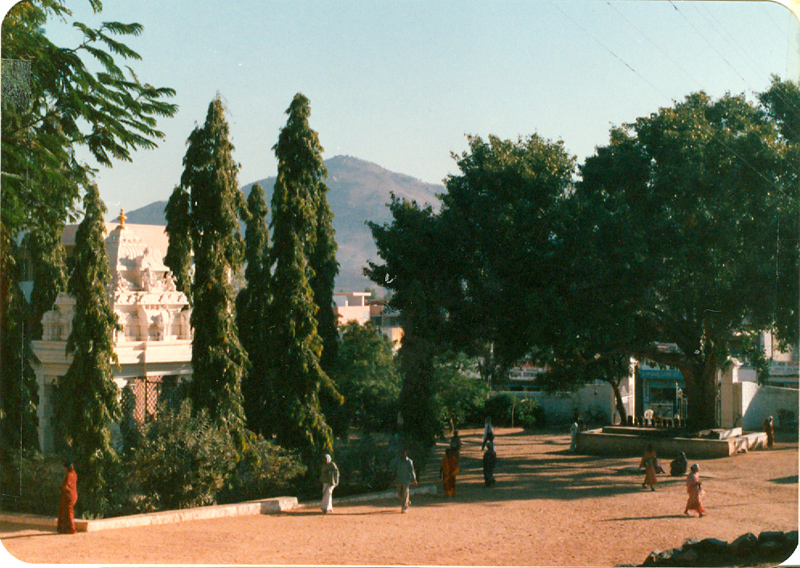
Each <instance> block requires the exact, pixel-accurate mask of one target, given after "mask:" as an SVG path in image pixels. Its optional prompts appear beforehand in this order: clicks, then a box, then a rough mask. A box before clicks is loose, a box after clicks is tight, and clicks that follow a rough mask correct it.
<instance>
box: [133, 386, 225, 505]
mask: <svg viewBox="0 0 800 568" xmlns="http://www.w3.org/2000/svg"><path fill="white" fill-rule="evenodd" d="M236 464H237V452H236V447H235V445H234V442H233V439H232V438H231V435H230V433H228V432H227V431H224V430H221V429H219V428H217V427H215V426H214V425H213V424H212V423H211V421H210V419H209V417H208V413H207V412H206V411H205V410H204V411H202V412H200V413H199V414H197V415H192V409H191V402H190V401H188V400H185V401H183V402H182V403H181V406H180V409H179V410H178V411H177V412H169V410H168V409H167V408H166V407H163V408H162V410H160V411H159V413H158V420H156V421H154V422H152V423H150V424H148V425H147V428H146V430H145V432H144V436H143V438H142V439H141V441H140V442H139V444H138V446H137V447H136V449H135V450H134V451H133V453H132V455H131V456H130V458H129V460H128V463H127V464H126V469H127V470H128V474H129V476H128V485H129V490H130V494H131V495H138V497H136V498H135V500H136V501H137V508H139V509H140V510H141V511H148V510H150V511H152V510H164V509H183V508H187V507H198V506H202V505H210V504H212V503H214V501H215V498H216V495H217V492H218V491H220V489H222V487H223V486H224V483H225V480H226V478H227V477H228V476H229V475H230V474H231V473H233V471H234V469H235V467H236Z"/></svg>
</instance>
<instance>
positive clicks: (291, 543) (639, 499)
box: [0, 428, 798, 566]
mask: <svg viewBox="0 0 800 568" xmlns="http://www.w3.org/2000/svg"><path fill="white" fill-rule="evenodd" d="M495 433H496V435H497V436H498V439H497V450H498V457H499V459H500V462H499V464H498V472H497V486H495V487H494V488H492V489H486V488H484V487H483V479H482V475H481V471H480V455H481V452H480V434H479V432H478V431H466V432H462V438H463V439H464V448H463V449H462V456H461V469H462V474H460V475H459V478H458V494H457V495H456V496H455V497H453V498H451V499H445V498H444V497H441V496H433V495H430V496H427V495H420V496H417V497H415V498H413V499H412V504H411V509H410V510H409V514H407V515H401V514H400V512H399V507H398V505H397V504H396V503H395V502H394V501H389V500H382V501H381V500H376V501H371V502H369V501H368V502H359V503H353V504H350V505H348V504H338V505H337V504H336V501H335V494H334V506H335V510H334V513H333V514H332V515H322V514H320V513H318V512H317V511H316V509H300V510H297V511H293V512H290V513H285V514H281V515H257V516H250V517H236V518H228V519H213V520H204V521H192V522H185V523H176V524H170V525H161V526H157V527H140V528H132V529H117V530H107V531H100V532H94V533H79V534H77V535H71V536H66V535H57V534H54V533H52V532H48V531H43V530H34V529H30V528H26V527H24V526H21V525H12V524H5V523H0V542H2V544H3V546H4V547H5V548H6V549H7V550H8V551H9V552H10V553H11V554H12V555H13V556H14V557H16V558H17V559H19V560H22V561H24V562H31V563H80V564H82V563H101V564H279V565H286V564H296V565H297V564H299V565H315V564H327V565H340V564H350V565H353V564H359V565H365V564H372V565H376V564H377V565H387V564H390V565H398V564H403V565H417V566H419V565H473V566H474V565H481V566H486V565H518V566H614V565H616V564H639V563H641V562H643V561H644V559H645V558H646V556H647V554H649V553H650V552H651V551H652V550H655V549H662V550H663V549H668V548H673V547H675V546H680V545H681V544H683V542H684V541H685V540H687V539H689V538H698V539H702V538H706V537H715V538H720V539H723V540H728V541H730V540H733V539H734V538H736V537H738V536H740V535H742V534H744V533H747V532H753V533H755V534H758V533H759V532H761V531H765V530H780V531H788V530H795V529H797V526H798V484H797V476H798V447H797V442H785V443H778V444H777V445H776V447H775V448H774V449H773V450H771V451H759V452H753V453H749V454H740V455H738V456H733V457H730V458H722V459H715V460H707V461H699V463H700V467H701V475H702V477H703V479H704V483H703V486H704V488H705V489H706V491H707V497H706V500H705V506H706V508H707V509H708V515H707V516H705V517H703V518H702V519H699V518H697V517H690V518H687V517H685V516H684V515H683V514H682V513H683V508H684V505H685V502H686V492H685V489H684V482H683V480H682V479H678V478H670V477H668V476H659V483H658V485H657V490H656V491H655V492H651V491H649V490H644V489H642V486H641V480H642V477H643V476H642V475H640V474H639V473H638V470H637V466H638V459H633V458H624V459H620V458H607V457H601V456H575V455H571V454H569V453H568V452H567V448H568V446H569V437H568V435H566V434H564V435H560V434H559V435H552V434H542V435H535V436H533V435H528V434H525V433H523V432H522V431H521V430H519V429H499V428H497V429H495ZM443 447H444V445H443V444H441V445H440V447H439V448H437V450H438V451H439V452H441V451H443V450H442V448H443ZM671 457H672V456H669V458H671ZM667 458H668V456H662V462H663V465H665V466H666V465H668V462H669V459H667ZM689 459H690V461H692V458H691V456H689ZM694 461H698V460H694ZM433 469H434V467H433V466H431V467H430V468H429V471H428V472H426V474H425V475H424V479H423V481H426V482H433V481H434V480H435V475H434V472H433V471H432V470H433ZM436 470H437V471H438V467H437V468H436Z"/></svg>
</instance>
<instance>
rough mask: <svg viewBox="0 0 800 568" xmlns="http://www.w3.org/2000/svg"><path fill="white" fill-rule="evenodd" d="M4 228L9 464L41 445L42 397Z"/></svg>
mask: <svg viewBox="0 0 800 568" xmlns="http://www.w3.org/2000/svg"><path fill="white" fill-rule="evenodd" d="M8 236H9V235H8V232H7V231H0V295H2V298H3V299H4V301H3V302H2V303H1V304H0V310H2V312H0V338H2V341H0V361H2V365H0V401H1V402H2V406H1V407H0V464H3V465H4V466H6V467H7V464H8V463H9V460H10V459H11V456H12V455H13V454H14V453H15V452H19V450H20V449H21V448H28V449H36V448H38V447H39V439H38V435H37V423H38V422H37V417H36V406H37V404H38V401H39V394H38V386H37V384H36V376H35V375H34V373H33V369H32V367H31V361H33V359H34V355H33V353H32V351H31V348H30V343H29V338H30V331H29V329H26V326H25V323H26V322H25V315H26V314H25V312H26V307H27V305H26V302H25V297H24V296H23V294H22V289H21V288H20V287H19V280H20V274H19V269H20V266H19V264H18V263H17V260H16V259H17V258H18V255H17V247H16V244H15V243H14V241H13V240H12V239H10V238H8Z"/></svg>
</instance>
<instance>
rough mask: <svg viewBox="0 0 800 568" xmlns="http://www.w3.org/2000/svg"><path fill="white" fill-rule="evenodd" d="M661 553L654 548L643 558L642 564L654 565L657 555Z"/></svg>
mask: <svg viewBox="0 0 800 568" xmlns="http://www.w3.org/2000/svg"><path fill="white" fill-rule="evenodd" d="M659 554H661V551H660V550H654V551H653V552H651V553H650V554H648V555H647V558H645V559H644V562H643V563H642V566H655V565H656V563H657V562H658V555H659Z"/></svg>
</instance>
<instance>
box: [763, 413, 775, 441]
mask: <svg viewBox="0 0 800 568" xmlns="http://www.w3.org/2000/svg"><path fill="white" fill-rule="evenodd" d="M764 433H765V434H766V435H767V448H771V447H772V446H773V445H774V444H775V426H774V425H773V424H772V416H769V417H768V418H767V419H766V420H764Z"/></svg>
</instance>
